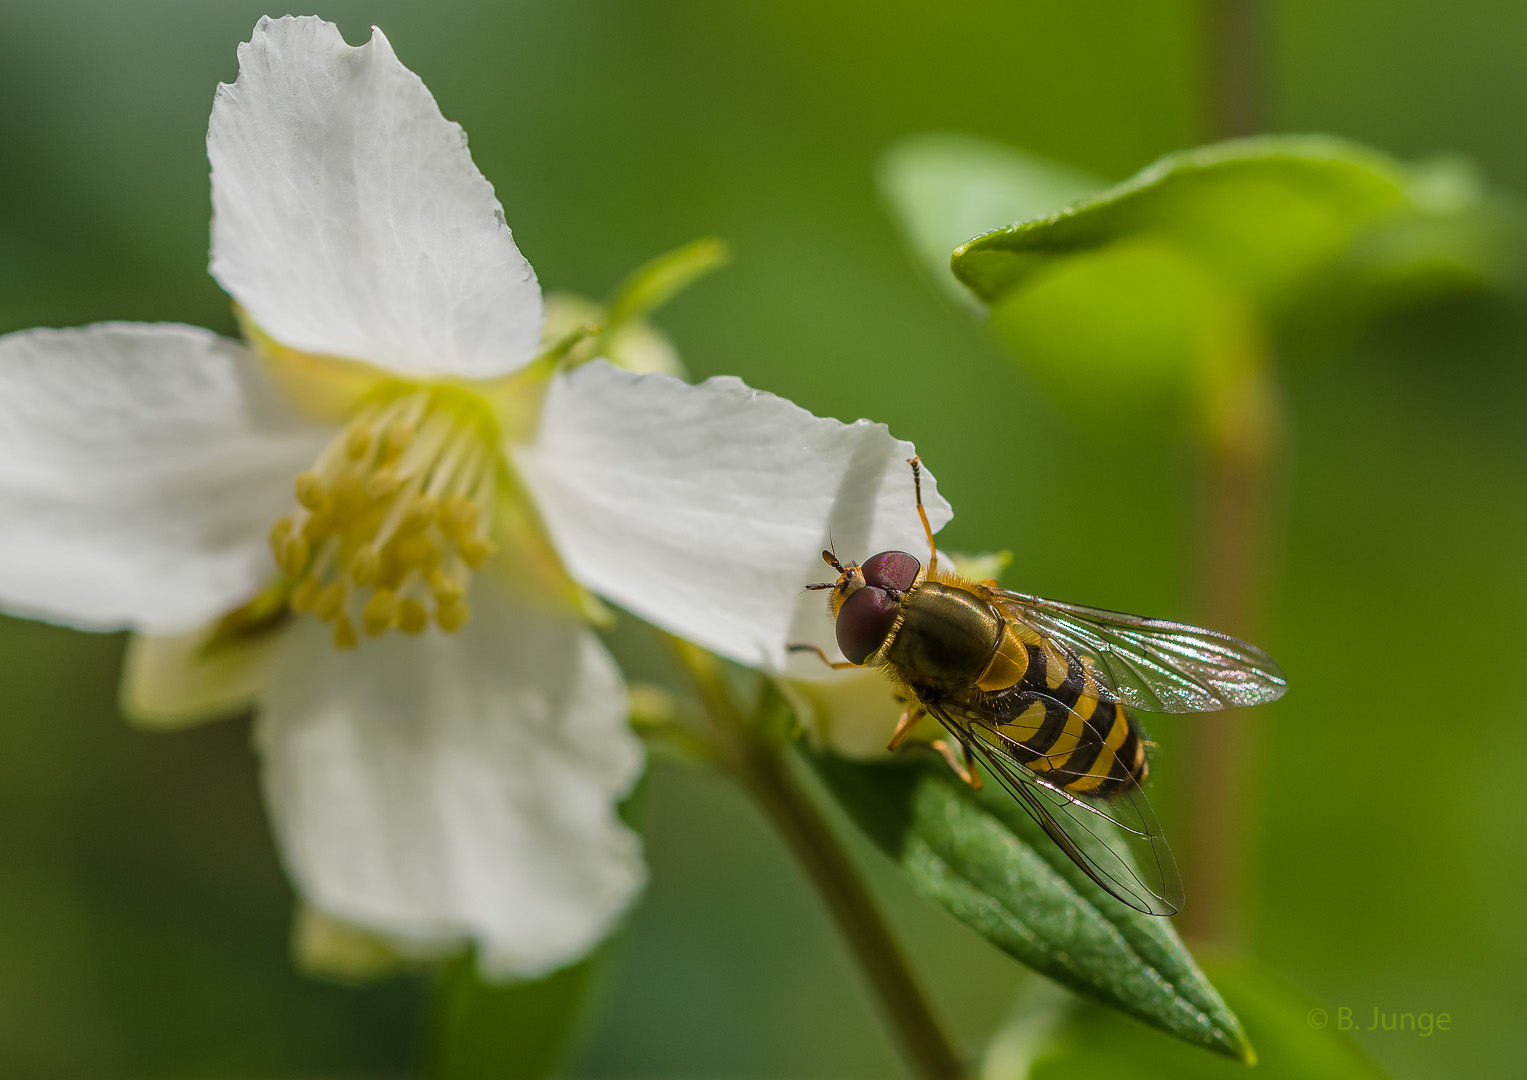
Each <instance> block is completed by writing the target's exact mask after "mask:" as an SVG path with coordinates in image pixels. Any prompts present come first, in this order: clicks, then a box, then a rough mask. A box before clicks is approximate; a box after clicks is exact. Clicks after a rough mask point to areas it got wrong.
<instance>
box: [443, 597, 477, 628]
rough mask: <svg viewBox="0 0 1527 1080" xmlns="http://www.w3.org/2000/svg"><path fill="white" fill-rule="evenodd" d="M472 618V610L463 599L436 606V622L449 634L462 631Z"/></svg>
mask: <svg viewBox="0 0 1527 1080" xmlns="http://www.w3.org/2000/svg"><path fill="white" fill-rule="evenodd" d="M471 617H472V608H471V606H470V605H469V604H468V603H467V602H466V600H465V598H463V597H456V598H454V599H451V600H446V601H442V602H441V603H439V604H436V605H435V621H436V622H437V623H439V624H440V629H442V630H444V631H445V632H446V633H447V634H453V633H455V632H456V631H457V630H460V629H461V628H462V627H463V626H465V625H466V623H467V620H468V619H470V618H471Z"/></svg>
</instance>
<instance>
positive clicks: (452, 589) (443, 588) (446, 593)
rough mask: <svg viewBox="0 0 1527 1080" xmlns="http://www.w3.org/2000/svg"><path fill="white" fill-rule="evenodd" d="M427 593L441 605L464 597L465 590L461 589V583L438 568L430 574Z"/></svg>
mask: <svg viewBox="0 0 1527 1080" xmlns="http://www.w3.org/2000/svg"><path fill="white" fill-rule="evenodd" d="M429 591H430V592H432V593H434V594H435V599H436V600H438V601H439V602H440V603H442V604H444V603H447V602H449V601H451V600H459V599H461V598H462V597H463V596H465V595H466V589H464V588H462V585H461V582H459V581H457V580H456V579H455V578H454V577H452V576H451V575H450V574H447V573H446V572H445V571H444V570H441V569H439V568H438V567H437V568H436V569H435V570H433V571H431V572H430V575H429Z"/></svg>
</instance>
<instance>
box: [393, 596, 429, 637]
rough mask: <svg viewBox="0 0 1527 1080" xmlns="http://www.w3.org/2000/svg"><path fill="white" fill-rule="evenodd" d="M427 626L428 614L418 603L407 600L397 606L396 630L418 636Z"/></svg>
mask: <svg viewBox="0 0 1527 1080" xmlns="http://www.w3.org/2000/svg"><path fill="white" fill-rule="evenodd" d="M428 625H429V612H428V611H427V610H426V609H425V607H424V605H423V604H421V603H419V601H417V600H414V599H408V600H404V601H403V602H402V603H401V604H399V605H398V629H399V630H401V631H403V633H405V634H420V633H423V632H424V628H425V627H426V626H428Z"/></svg>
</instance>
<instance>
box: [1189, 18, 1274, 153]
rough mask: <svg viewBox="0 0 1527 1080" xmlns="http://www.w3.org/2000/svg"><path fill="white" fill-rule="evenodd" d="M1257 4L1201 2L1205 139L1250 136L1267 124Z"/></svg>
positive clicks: (1263, 57)
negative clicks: (1206, 130)
mask: <svg viewBox="0 0 1527 1080" xmlns="http://www.w3.org/2000/svg"><path fill="white" fill-rule="evenodd" d="M1261 9H1262V5H1261V4H1260V3H1259V2H1258V0H1204V4H1203V7H1202V9H1201V10H1202V16H1201V17H1202V19H1203V31H1202V33H1203V38H1204V41H1203V57H1204V73H1203V80H1204V85H1205V87H1206V89H1207V91H1208V92H1207V93H1206V94H1205V95H1204V96H1205V98H1206V99H1207V100H1206V101H1205V102H1204V105H1205V109H1204V112H1205V115H1204V118H1203V123H1204V126H1205V127H1206V128H1207V129H1208V133H1209V138H1210V139H1211V140H1217V139H1233V138H1236V137H1238V136H1241V135H1253V134H1255V133H1256V132H1258V131H1260V130H1262V128H1263V127H1264V126H1265V125H1266V122H1267V118H1266V116H1265V111H1266V106H1265V97H1266V95H1265V92H1264V89H1265V88H1264V85H1263V84H1264V82H1265V65H1266V60H1265V56H1264V54H1263V48H1262V41H1263V37H1264V35H1265V32H1266V28H1265V26H1264V25H1263V12H1262V10H1261Z"/></svg>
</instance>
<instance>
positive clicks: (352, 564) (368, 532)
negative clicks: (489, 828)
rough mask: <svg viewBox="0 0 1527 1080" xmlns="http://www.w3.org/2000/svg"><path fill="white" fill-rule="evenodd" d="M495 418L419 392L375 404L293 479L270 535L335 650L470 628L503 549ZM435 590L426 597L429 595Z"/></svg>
mask: <svg viewBox="0 0 1527 1080" xmlns="http://www.w3.org/2000/svg"><path fill="white" fill-rule="evenodd" d="M495 441H496V440H495V436H494V429H493V425H492V424H491V422H490V421H489V420H488V419H487V418H486V410H485V408H484V409H483V410H477V409H476V408H474V407H472V406H470V405H468V404H467V403H466V402H465V401H463V400H460V399H459V398H458V396H457V395H456V394H455V393H453V392H446V391H440V392H438V393H437V392H436V390H435V389H433V388H426V387H422V386H421V387H416V388H413V389H411V390H409V391H406V392H404V393H403V394H402V396H398V397H383V398H379V399H376V400H372V401H370V402H368V403H366V404H364V405H363V406H362V407H361V409H360V411H359V412H357V413H356V415H355V416H354V417H353V418H352V420H351V422H350V424H349V425H347V426H346V427H345V428H344V430H343V431H342V433H341V434H340V435H339V436H337V438H336V439H335V441H333V442H331V443H330V444H329V446H328V448H327V449H325V450H324V451H323V453H322V454H321V455H320V456H319V457H318V458H317V460H316V461H315V463H314V464H313V465H312V466H311V467H310V468H309V469H307V470H306V471H304V472H302V473H299V474H298V475H297V476H296V477H295V478H294V480H293V490H294V491H295V495H296V500H295V503H294V504H293V507H292V510H291V512H290V513H288V514H287V515H286V516H285V517H282V518H281V519H279V520H278V521H276V522H275V523H274V524H273V525H272V526H271V529H270V537H269V539H270V548H271V553H272V555H273V556H274V557H275V561H276V564H277V565H278V566H279V567H280V568H281V571H282V574H283V576H284V577H285V578H286V579H287V581H289V582H290V583H291V584H290V586H289V587H287V588H286V590H285V591H284V593H283V594H282V595H283V598H284V603H285V604H286V605H287V606H288V607H289V609H290V610H291V611H293V612H300V613H305V614H311V615H314V616H316V617H317V618H319V619H322V620H324V621H326V622H329V623H332V624H333V626H334V644H335V645H336V646H337V647H339V648H342V649H348V648H353V647H355V646H356V644H357V640H358V638H362V637H366V636H377V635H381V634H385V633H386V632H387V631H389V630H391V629H397V630H400V631H402V632H403V633H407V634H421V633H423V632H424V631H425V630H426V629H428V627H429V625H430V624H431V623H437V624H438V625H439V626H441V627H442V628H443V629H445V630H447V631H454V630H457V629H459V628H460V627H462V626H463V625H465V624H466V623H467V622H468V620H469V619H470V618H471V608H470V607H469V606H468V604H467V599H466V594H467V581H468V579H469V577H470V576H471V572H472V570H474V569H476V568H479V567H481V566H482V565H483V564H484V562H485V561H486V560H488V558H489V557H490V556H491V555H492V554H493V552H494V551H495V547H494V544H493V542H492V541H491V540H489V539H488V537H487V535H486V533H487V531H488V529H487V527H486V523H487V520H488V519H489V518H490V517H491V516H492V513H493V505H494V504H493V503H492V499H493V498H494V490H495V484H496V483H497V477H498V470H499V469H500V468H501V463H500V461H499V458H498V456H497V454H498V452H497V450H496V447H495V445H494V444H495ZM426 590H427V591H426Z"/></svg>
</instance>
